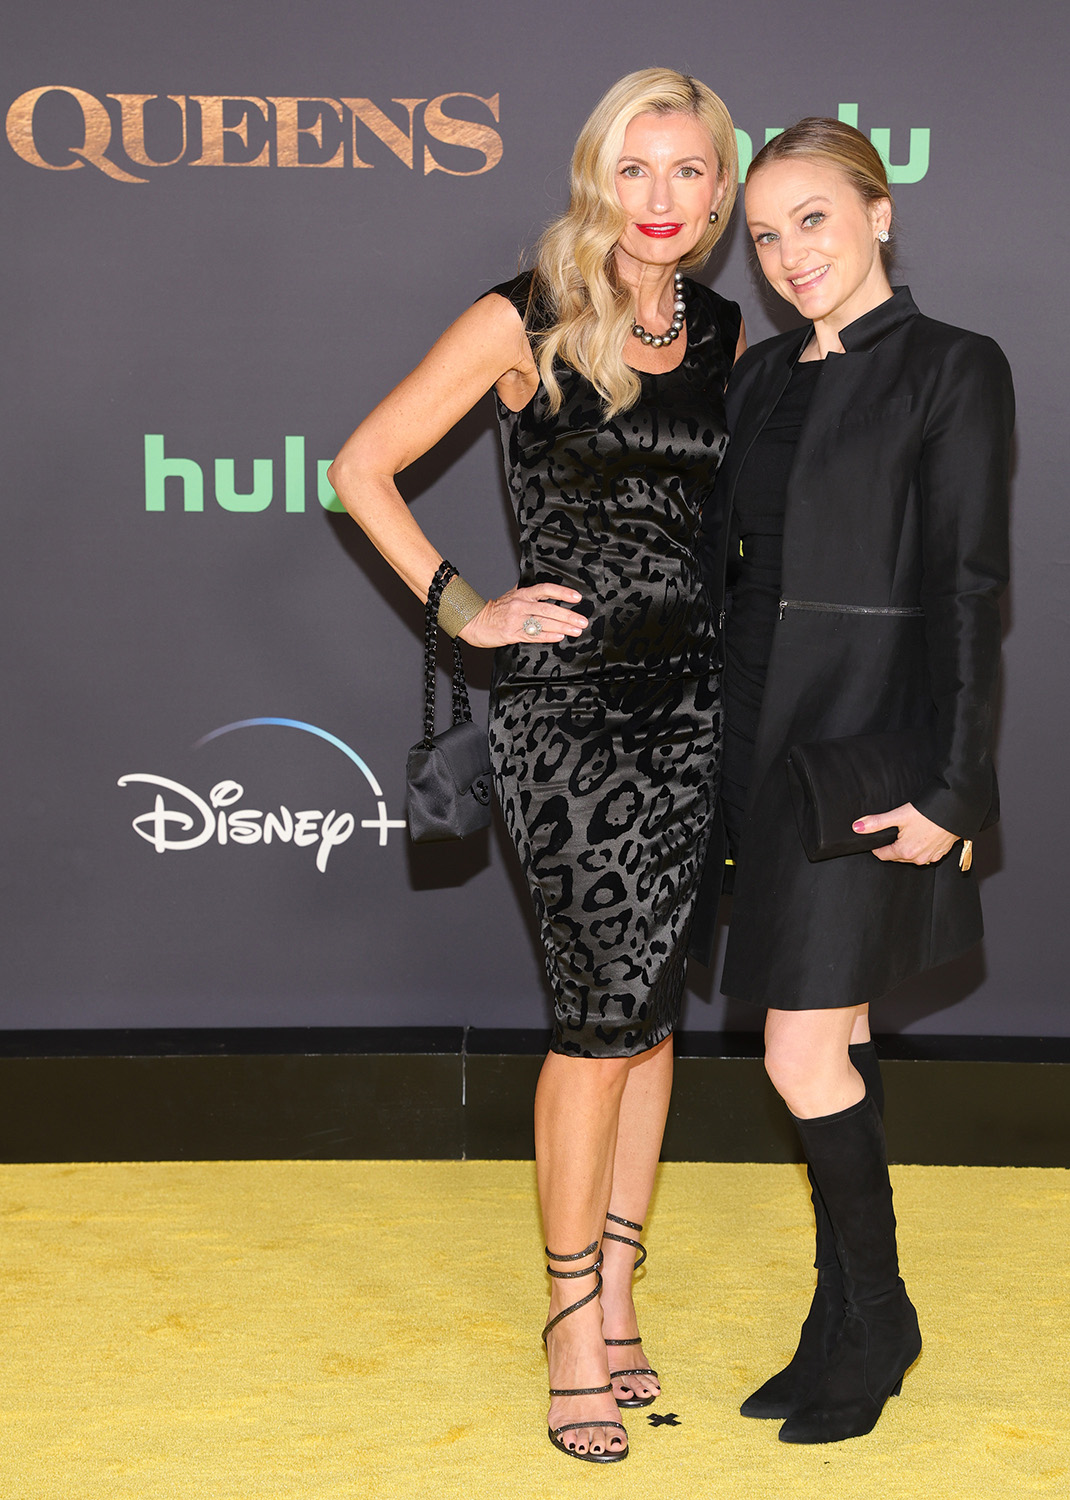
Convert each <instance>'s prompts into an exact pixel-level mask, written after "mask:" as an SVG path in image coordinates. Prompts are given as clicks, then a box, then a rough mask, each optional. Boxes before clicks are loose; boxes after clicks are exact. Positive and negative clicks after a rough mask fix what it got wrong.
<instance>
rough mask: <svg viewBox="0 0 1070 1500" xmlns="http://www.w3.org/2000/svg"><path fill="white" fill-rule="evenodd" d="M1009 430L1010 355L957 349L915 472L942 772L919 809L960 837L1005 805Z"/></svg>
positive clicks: (938, 388) (937, 393) (987, 348)
mask: <svg viewBox="0 0 1070 1500" xmlns="http://www.w3.org/2000/svg"><path fill="white" fill-rule="evenodd" d="M1013 426H1014V390H1013V387H1012V384H1011V374H1010V369H1009V367H1008V365H1007V361H1006V359H1005V358H1004V355H1003V352H1002V350H1001V349H1000V348H999V346H998V345H997V344H995V343H994V342H993V341H992V340H991V339H987V338H982V337H980V336H978V335H969V336H966V337H963V338H961V339H960V340H958V341H956V342H955V343H954V344H953V345H952V346H951V348H950V349H949V350H948V352H947V354H946V355H945V358H944V360H943V363H942V366H941V369H940V373H939V375H938V377H937V380H936V383H935V386H934V389H933V394H932V399H931V403H930V410H929V413H928V416H927V420H926V424H925V429H924V437H923V444H922V454H921V461H920V467H919V488H920V496H921V518H922V519H921V526H922V582H921V603H922V606H923V608H924V610H925V631H926V641H927V647H928V659H929V679H930V688H931V691H932V697H933V702H934V704H935V706H936V744H937V761H936V764H937V767H938V770H937V773H936V774H935V775H934V776H933V778H932V780H931V781H930V783H929V784H928V786H927V787H926V788H925V790H924V792H923V793H922V794H921V795H920V796H919V797H916V798H915V799H914V801H915V805H916V806H917V807H918V809H919V810H920V811H921V812H923V813H924V814H925V816H926V817H927V818H931V819H932V821H933V822H934V823H937V824H939V825H940V827H941V828H946V829H947V830H948V832H950V833H955V834H957V835H958V836H959V837H960V838H972V837H973V835H974V834H976V833H977V832H978V831H979V830H980V828H981V827H982V825H984V824H987V823H988V822H992V821H994V820H995V813H996V810H997V807H998V804H997V801H996V798H997V793H996V782H995V773H994V770H993V766H992V736H993V716H994V708H995V696H996V687H997V681H998V673H999V651H1000V634H1001V623H1000V615H999V605H998V599H999V595H1000V593H1001V592H1002V591H1003V588H1004V586H1005V584H1006V582H1007V575H1008V555H1009V542H1008V488H1009V477H1010V461H1011V433H1012V430H1013Z"/></svg>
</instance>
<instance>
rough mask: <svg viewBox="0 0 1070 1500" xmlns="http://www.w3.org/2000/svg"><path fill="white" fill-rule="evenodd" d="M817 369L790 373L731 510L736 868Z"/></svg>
mask: <svg viewBox="0 0 1070 1500" xmlns="http://www.w3.org/2000/svg"><path fill="white" fill-rule="evenodd" d="M823 368H824V366H823V364H822V362H821V361H820V360H816V359H815V360H809V361H807V362H806V363H805V364H796V365H795V366H794V367H793V369H792V372H791V379H790V381H789V382H788V387H787V390H785V392H784V394H783V395H782V396H781V398H780V400H779V401H778V402H777V404H776V406H775V408H774V410H773V413H772V415H771V416H770V418H769V420H768V422H766V424H765V426H764V427H763V428H762V430H761V432H760V433H759V434H758V436H757V437H756V438H755V440H754V444H753V446H752V448H751V450H750V452H749V453H748V454H747V457H746V459H745V460H744V463H743V465H742V467H741V469H740V471H739V483H738V485H737V486H736V493H735V501H734V504H733V507H732V529H731V534H730V540H729V546H728V571H727V579H726V582H727V598H726V604H727V609H726V619H725V628H724V650H725V669H724V709H725V729H724V765H723V768H722V775H721V810H722V813H723V816H724V825H725V835H726V837H727V841H728V849H729V852H730V854H731V855H732V858H733V859H734V860H735V862H736V864H737V865H738V864H739V861H740V850H741V846H742V842H743V826H744V824H745V822H746V816H747V798H748V794H749V791H750V781H751V769H752V766H753V762H754V746H755V744H756V743H757V739H758V723H759V720H760V718H761V712H762V696H763V694H764V693H765V675H766V672H767V671H768V668H769V653H770V652H771V650H772V648H773V634H774V631H775V630H776V623H777V618H778V615H779V613H780V580H781V572H782V554H783V547H784V503H785V499H786V496H787V490H788V480H789V478H790V476H791V466H792V463H793V462H794V459H795V449H796V446H797V445H798V441H799V433H800V432H801V430H802V425H803V420H804V418H805V417H806V411H807V408H808V406H809V405H810V398H811V396H812V395H813V392H814V386H815V385H816V384H817V378H818V375H819V374H820V373H821V370H822V369H823Z"/></svg>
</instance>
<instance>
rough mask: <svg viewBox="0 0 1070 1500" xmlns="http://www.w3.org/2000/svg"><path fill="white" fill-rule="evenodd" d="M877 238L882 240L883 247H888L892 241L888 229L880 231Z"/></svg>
mask: <svg viewBox="0 0 1070 1500" xmlns="http://www.w3.org/2000/svg"><path fill="white" fill-rule="evenodd" d="M877 238H878V239H879V240H880V242H881V244H882V245H886V244H887V243H888V241H889V240H890V239H891V235H890V234H889V233H888V231H887V229H878V230H877Z"/></svg>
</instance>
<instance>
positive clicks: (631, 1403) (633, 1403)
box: [602, 1214, 660, 1411]
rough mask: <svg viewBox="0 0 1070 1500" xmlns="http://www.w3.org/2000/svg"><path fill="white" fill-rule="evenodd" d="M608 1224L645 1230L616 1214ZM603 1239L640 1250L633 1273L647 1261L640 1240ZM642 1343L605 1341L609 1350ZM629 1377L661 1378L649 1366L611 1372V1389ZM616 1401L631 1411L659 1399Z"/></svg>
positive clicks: (609, 1235)
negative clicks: (618, 1381)
mask: <svg viewBox="0 0 1070 1500" xmlns="http://www.w3.org/2000/svg"><path fill="white" fill-rule="evenodd" d="M606 1222H607V1223H608V1224H619V1225H620V1226H621V1228H622V1229H634V1230H635V1232H636V1234H639V1233H640V1231H641V1230H642V1228H643V1226H642V1224H634V1223H633V1222H632V1220H631V1219H618V1218H617V1216H616V1214H606ZM602 1238H603V1239H605V1240H616V1242H617V1244H618V1245H631V1246H632V1248H633V1249H634V1250H638V1252H639V1254H638V1255H637V1256H636V1257H635V1264H634V1265H633V1266H632V1270H633V1271H637V1270H638V1269H639V1267H640V1266H641V1265H642V1264H643V1262H644V1260H646V1246H645V1245H641V1244H640V1243H639V1241H638V1240H633V1239H629V1238H628V1236H627V1235H626V1234H613V1233H612V1231H611V1230H609V1229H607V1230H605V1232H604V1233H603V1235H602ZM642 1342H643V1341H642V1339H641V1338H634V1339H606V1340H605V1343H606V1346H607V1348H613V1349H623V1348H625V1347H627V1346H628V1345H634V1344H641V1343H642ZM629 1375H652V1376H653V1377H654V1379H655V1380H657V1379H658V1378H659V1377H658V1372H657V1370H652V1369H650V1367H649V1365H644V1366H642V1367H640V1368H636V1369H634V1370H610V1372H609V1381H610V1388H611V1389H612V1385H613V1381H614V1380H626V1379H627V1377H628V1376H629ZM659 1394H660V1393H659ZM615 1399H616V1402H617V1405H618V1406H623V1407H627V1408H628V1410H629V1411H630V1410H633V1409H634V1408H635V1407H638V1406H651V1405H652V1404H653V1403H654V1402H655V1401H656V1400H657V1399H658V1397H657V1395H654V1396H630V1397H629V1398H628V1399H627V1400H625V1401H622V1400H621V1398H620V1397H619V1396H617V1397H616V1398H615Z"/></svg>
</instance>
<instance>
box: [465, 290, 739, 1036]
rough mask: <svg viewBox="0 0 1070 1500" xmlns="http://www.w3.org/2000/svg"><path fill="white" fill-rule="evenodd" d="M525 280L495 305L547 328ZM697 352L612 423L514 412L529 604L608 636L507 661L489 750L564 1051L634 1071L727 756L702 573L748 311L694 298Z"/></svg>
mask: <svg viewBox="0 0 1070 1500" xmlns="http://www.w3.org/2000/svg"><path fill="white" fill-rule="evenodd" d="M530 287H531V276H530V273H527V274H525V275H523V276H520V277H518V278H517V279H516V280H514V281H510V282H506V283H504V284H502V285H501V286H498V287H495V288H494V289H493V290H494V291H495V292H497V293H499V294H500V295H501V296H503V297H506V298H507V299H508V300H509V301H511V302H512V304H513V305H514V307H516V308H517V310H518V312H519V313H520V315H521V317H527V321H528V326H529V328H532V327H533V326H535V325H534V324H533V319H532V315H531V314H530V313H529V310H528V304H529V292H530ZM686 298H687V349H686V352H685V355H684V359H683V361H682V363H681V364H680V365H679V366H678V367H677V368H676V369H675V370H673V371H671V372H669V373H667V374H664V375H647V374H644V375H643V376H642V386H643V388H642V394H641V396H640V398H639V400H638V402H637V403H636V404H635V406H633V407H632V408H631V409H630V410H628V411H627V412H623V413H621V414H619V415H618V416H616V417H615V418H613V419H612V420H611V421H608V422H607V421H606V420H605V419H604V417H603V412H602V404H601V398H600V397H599V395H598V393H597V391H595V389H594V387H593V386H592V385H591V384H590V383H589V382H588V381H587V380H586V379H585V378H584V377H583V376H581V375H579V374H578V373H577V372H576V371H574V370H572V369H570V368H568V367H566V366H562V367H561V368H560V369H559V370H558V372H557V374H558V379H559V380H560V382H561V386H562V390H563V393H564V401H563V403H562V406H561V408H560V410H559V411H558V412H557V413H556V414H551V413H550V410H549V398H548V396H547V393H546V391H545V389H544V388H543V386H542V385H541V383H540V385H539V388H538V390H537V391H536V393H535V395H534V396H533V397H532V399H531V401H529V402H528V404H527V406H525V407H524V408H523V410H522V411H519V412H513V411H510V410H509V408H508V407H506V406H504V405H503V404H502V402H501V401H500V400H499V401H497V411H498V419H499V423H500V426H501V435H502V448H503V452H504V456H505V467H506V474H507V476H508V480H509V487H510V490H511V492H512V496H513V500H514V503H515V506H516V513H517V521H518V525H519V533H520V578H519V582H520V585H521V586H527V585H531V584H536V583H550V582H552V583H557V584H562V585H564V586H566V587H570V588H574V589H576V590H577V592H578V593H580V594H581V595H582V596H583V602H582V604H580V605H578V606H576V608H577V609H578V610H579V611H580V612H581V613H584V614H586V615H587V616H588V618H589V619H590V622H591V623H590V625H589V626H588V628H587V629H586V630H585V631H584V633H583V634H582V635H581V636H579V637H578V638H575V639H573V638H568V639H566V640H564V641H561V642H560V643H559V644H556V645H554V644H546V643H544V642H539V641H538V640H537V639H536V640H534V641H533V642H531V643H530V644H529V643H528V642H526V641H525V642H524V643H523V644H519V645H509V646H503V647H501V648H499V650H498V652H497V653H496V657H495V666H494V680H493V686H492V692H491V713H490V744H491V757H492V762H493V766H494V773H495V781H496V787H497V791H498V796H499V800H500V802H501V805H502V809H503V811H504V814H505V820H506V824H507V826H508V828H509V832H510V834H511V836H512V838H513V841H514V843H515V844H516V848H517V852H518V854H519V856H520V860H521V863H522V865H523V868H524V872H525V875H526V876H527V880H528V884H529V887H530V889H531V894H532V899H533V901H534V904H535V911H536V914H537V916H538V919H539V924H540V928H541V933H542V940H543V945H544V948H545V954H546V967H547V972H548V974H549V978H550V983H551V986H552V990H553V997H554V1008H555V1013H556V1026H555V1031H554V1038H553V1042H552V1048H553V1050H554V1051H556V1052H561V1053H565V1054H569V1055H573V1056H578V1057H626V1056H631V1055H633V1054H635V1053H639V1052H642V1051H645V1050H646V1049H648V1048H650V1047H653V1046H655V1045H656V1044H657V1043H658V1042H660V1041H662V1040H663V1039H664V1038H665V1037H666V1036H668V1035H669V1033H670V1032H671V1031H672V1029H673V1027H674V1025H675V1024H676V1020H677V1016H678V1013H679V1007H680V996H681V992H682V989H683V981H684V963H685V955H686V947H687V937H688V928H689V924H690V917H691V911H692V906H693V903H694V898H695V893H696V890H697V886H698V881H699V877H700V875H701V871H702V864H703V857H704V854H705V847H706V841H707V837H708V833H709V828H710V823H711V819H712V815H713V803H714V796H715V793H716V774H717V770H718V762H719V757H720V747H721V703H720V684H719V681H718V676H717V673H716V671H715V667H714V659H715V650H714V648H715V645H716V625H715V621H714V618H713V615H712V612H711V607H710V601H709V596H708V595H707V592H706V589H705V588H704V586H703V583H702V578H701V574H700V571H699V566H698V562H697V559H696V556H695V541H696V534H697V531H698V525H699V519H700V514H701V510H702V505H703V502H704V500H705V499H706V497H707V495H708V494H709V492H710V489H711V487H712V485H713V480H714V476H715V475H716V472H717V468H718V466H719V464H720V462H721V458H722V456H723V454H724V451H725V447H726V445H727V441H728V439H727V429H726V425H725V418H724V404H723V392H724V385H725V381H726V379H727V377H728V372H729V370H730V368H731V363H732V356H733V353H734V350H735V345H736V342H737V339H738V336H739V326H740V314H739V309H738V307H737V306H736V305H735V304H734V303H730V302H727V301H725V300H724V299H723V298H722V297H719V296H717V294H716V293H714V292H711V291H709V290H708V289H707V288H706V287H703V286H700V285H699V284H697V283H695V282H691V281H688V282H687V283H686Z"/></svg>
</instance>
